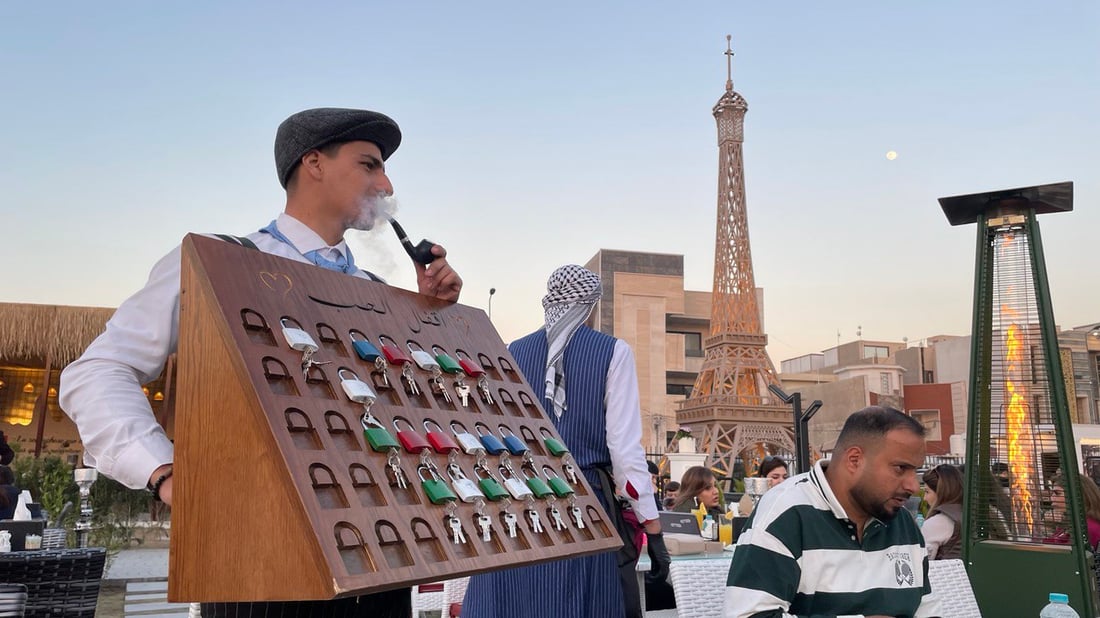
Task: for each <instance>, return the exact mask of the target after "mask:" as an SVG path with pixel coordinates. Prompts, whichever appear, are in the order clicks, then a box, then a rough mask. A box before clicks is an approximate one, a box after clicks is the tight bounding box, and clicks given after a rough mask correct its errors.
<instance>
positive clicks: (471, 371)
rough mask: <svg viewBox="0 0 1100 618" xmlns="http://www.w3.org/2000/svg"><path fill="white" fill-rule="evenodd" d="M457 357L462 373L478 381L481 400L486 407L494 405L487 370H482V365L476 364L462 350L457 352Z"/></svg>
mask: <svg viewBox="0 0 1100 618" xmlns="http://www.w3.org/2000/svg"><path fill="white" fill-rule="evenodd" d="M455 356H457V357H458V366H459V367H462V371H463V372H465V373H466V375H467V376H469V377H471V378H473V379H475V380H477V389H478V391H479V392H480V393H481V399H482V401H484V402H485V405H489V406H491V405H493V395H492V392H491V391H490V390H489V376H487V375H485V370H484V369H482V368H481V365H478V364H477V363H476V362H474V359H472V358H470V355H469V354H466V353H465V352H463V351H461V350H455Z"/></svg>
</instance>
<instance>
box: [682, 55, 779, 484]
mask: <svg viewBox="0 0 1100 618" xmlns="http://www.w3.org/2000/svg"><path fill="white" fill-rule="evenodd" d="M732 59H733V50H732V49H731V48H730V37H729V36H727V37H726V92H725V93H724V94H723V95H722V98H720V99H718V104H717V105H715V106H714V118H715V120H717V122H718V170H719V181H718V225H717V230H716V232H715V248H714V292H713V294H712V297H711V316H710V336H709V337H707V338H706V340H705V341H704V343H703V347H704V350H705V357H704V359H703V368H702V370H701V371H700V372H699V376H698V377H697V378H696V380H695V386H694V387H693V388H692V391H691V396H690V397H688V398H687V399H685V400H684V401H682V402H680V409H679V410H678V411H677V412H676V421H677V422H678V423H680V424H681V425H690V426H691V427H692V428H693V429H694V428H697V427H699V426H702V427H703V433H702V435H701V436H700V435H699V434H698V433H697V432H696V439H697V440H698V442H699V451H700V452H703V453H706V454H707V455H708V456H709V457H708V465H710V466H711V467H713V468H715V469H716V470H719V471H721V472H723V473H724V476H730V475H731V474H732V473H733V470H734V461H735V460H736V459H737V457H738V456H739V455H741V454H742V452H744V451H746V450H747V449H753V450H754V451H755V452H754V453H745V460H746V461H751V460H753V459H754V455H755V456H756V457H759V456H760V455H763V454H764V453H765V452H767V453H784V454H791V453H794V451H795V441H794V432H793V421H792V415H791V414H792V413H791V410H790V409H789V408H788V407H786V406H785V405H783V403H782V402H780V401H779V400H778V399H777V398H776V397H774V396H773V395H772V394H771V392H770V391H768V385H770V384H775V385H779V379H778V378H777V377H776V372H775V367H774V365H772V362H771V359H770V358H768V353H767V351H766V350H765V347H766V346H767V345H768V336H767V335H765V334H764V330H763V327H762V325H761V320H760V310H759V305H758V303H757V298H756V282H755V279H754V277H753V273H752V252H751V250H750V248H749V221H748V214H747V209H746V206H745V175H744V167H743V165H742V158H741V145H742V143H743V142H744V123H745V112H747V111H748V109H749V105H748V103H747V102H746V101H745V98H744V97H742V96H741V95H740V94H738V93H737V92H734V90H733V77H732V66H731V65H732ZM792 472H793V470H792Z"/></svg>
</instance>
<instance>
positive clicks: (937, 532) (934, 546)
mask: <svg viewBox="0 0 1100 618" xmlns="http://www.w3.org/2000/svg"><path fill="white" fill-rule="evenodd" d="M921 480H922V481H923V482H924V500H925V502H927V503H928V505H929V506H930V507H931V508H930V509H929V511H928V519H927V520H926V521H925V522H924V526H922V527H921V533H922V534H924V542H925V544H926V545H927V546H928V559H929V560H948V559H951V558H961V557H962V499H963V478H962V473H961V472H959V469H958V468H956V467H955V466H952V465H951V464H940V465H938V466H936V467H935V468H932V469H931V470H929V471H927V472H925V473H924V476H923V477H922V478H921Z"/></svg>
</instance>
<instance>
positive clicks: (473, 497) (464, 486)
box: [447, 464, 485, 503]
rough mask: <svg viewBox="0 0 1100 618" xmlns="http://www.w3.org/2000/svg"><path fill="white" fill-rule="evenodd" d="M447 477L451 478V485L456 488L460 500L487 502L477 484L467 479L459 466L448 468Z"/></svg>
mask: <svg viewBox="0 0 1100 618" xmlns="http://www.w3.org/2000/svg"><path fill="white" fill-rule="evenodd" d="M447 476H449V477H451V485H452V486H453V487H454V488H455V493H456V494H458V499H459V500H462V501H463V502H471V503H472V502H477V501H478V500H485V494H483V493H481V490H480V489H478V486H477V484H475V483H474V482H473V481H471V480H470V479H468V478H466V475H465V474H463V473H462V468H459V467H458V465H457V464H450V465H448V466H447Z"/></svg>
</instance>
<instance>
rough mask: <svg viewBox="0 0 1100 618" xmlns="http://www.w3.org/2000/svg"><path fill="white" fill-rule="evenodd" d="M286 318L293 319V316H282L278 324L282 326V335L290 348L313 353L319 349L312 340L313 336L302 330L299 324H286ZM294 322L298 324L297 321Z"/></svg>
mask: <svg viewBox="0 0 1100 618" xmlns="http://www.w3.org/2000/svg"><path fill="white" fill-rule="evenodd" d="M287 320H290V321H292V322H293V321H294V319H293V318H283V319H281V320H279V324H281V325H282V327H283V337H284V338H285V339H286V343H287V345H289V346H290V349H292V350H297V351H299V352H303V353H306V354H313V353H314V352H316V351H317V350H320V349H321V348H320V347H318V346H317V342H316V341H314V340H313V337H310V336H309V333H307V332H306V331H304V330H302V328H301V325H300V324H299V325H298V326H287V325H286V323H287ZM294 323H295V324H298V323H297V322H294Z"/></svg>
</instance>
